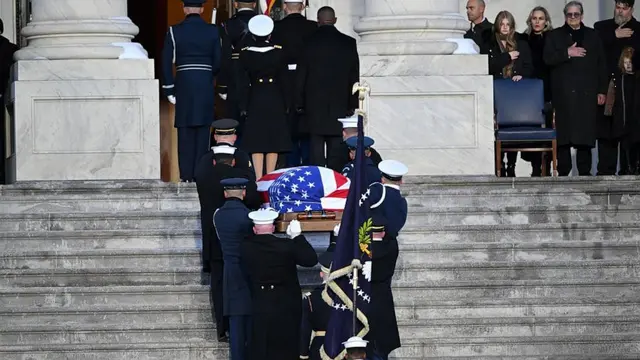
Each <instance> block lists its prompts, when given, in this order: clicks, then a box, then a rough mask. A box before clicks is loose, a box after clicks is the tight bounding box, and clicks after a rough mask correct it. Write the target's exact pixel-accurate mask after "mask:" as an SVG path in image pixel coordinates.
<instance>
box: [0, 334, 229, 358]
mask: <svg viewBox="0 0 640 360" xmlns="http://www.w3.org/2000/svg"><path fill="white" fill-rule="evenodd" d="M0 358H2V360H116V359H118V360H119V359H127V360H129V359H131V360H134V359H135V360H228V359H229V350H228V344H222V345H218V343H217V342H216V341H205V340H198V339H189V340H188V341H181V342H176V343H169V342H162V343H127V342H124V341H118V342H114V343H113V344H72V345H67V344H34V345H12V346H0Z"/></svg>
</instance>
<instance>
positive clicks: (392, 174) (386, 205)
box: [369, 160, 409, 237]
mask: <svg viewBox="0 0 640 360" xmlns="http://www.w3.org/2000/svg"><path fill="white" fill-rule="evenodd" d="M378 169H380V172H381V174H382V179H381V181H380V182H379V183H375V184H372V185H371V186H370V187H369V189H371V195H370V196H369V199H370V200H371V210H372V211H374V212H381V213H382V216H384V218H385V219H386V220H387V225H386V232H387V234H388V235H391V236H393V237H397V236H398V234H399V233H400V230H402V228H403V227H404V224H405V223H406V222H407V213H408V206H407V200H406V199H405V198H404V197H402V194H401V193H400V185H401V184H402V177H403V176H404V175H406V174H407V172H409V169H408V168H407V166H406V165H404V164H403V163H401V162H399V161H396V160H384V161H383V162H381V163H380V164H379V165H378Z"/></svg>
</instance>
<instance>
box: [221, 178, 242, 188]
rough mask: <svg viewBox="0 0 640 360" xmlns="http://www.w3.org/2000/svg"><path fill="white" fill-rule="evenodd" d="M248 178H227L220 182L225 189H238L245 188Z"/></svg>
mask: <svg viewBox="0 0 640 360" xmlns="http://www.w3.org/2000/svg"><path fill="white" fill-rule="evenodd" d="M248 183H249V180H247V179H243V178H229V179H223V180H222V181H220V184H221V185H222V187H223V188H224V189H225V190H240V189H246V188H247V184H248Z"/></svg>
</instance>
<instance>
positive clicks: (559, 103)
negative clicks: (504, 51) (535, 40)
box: [544, 1, 609, 176]
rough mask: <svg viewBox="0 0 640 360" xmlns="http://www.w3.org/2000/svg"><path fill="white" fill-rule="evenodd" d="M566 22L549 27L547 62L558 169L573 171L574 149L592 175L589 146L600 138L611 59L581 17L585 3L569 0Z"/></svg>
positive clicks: (582, 168) (584, 173)
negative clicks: (598, 126)
mask: <svg viewBox="0 0 640 360" xmlns="http://www.w3.org/2000/svg"><path fill="white" fill-rule="evenodd" d="M564 16H565V24H564V25H563V26H562V27H559V28H557V29H554V30H552V31H550V32H549V35H548V36H547V41H546V43H545V47H544V61H545V63H546V64H547V65H549V67H550V69H551V98H552V103H553V107H554V109H555V114H556V129H557V139H558V173H559V175H560V176H568V175H569V173H570V172H571V168H572V162H571V148H572V147H574V148H576V150H577V154H576V162H577V167H578V173H579V175H581V176H588V175H590V174H591V149H592V148H593V147H594V146H595V142H596V121H597V120H596V119H597V116H598V115H597V112H598V106H599V105H604V103H605V100H606V93H607V88H608V84H609V77H608V76H607V61H606V57H605V55H604V49H603V47H602V41H601V39H600V36H599V35H598V33H597V32H596V31H595V30H594V29H592V28H589V27H586V26H585V25H584V23H583V22H582V19H583V18H584V7H583V6H582V3H581V2H579V1H570V2H568V3H567V4H566V5H565V7H564Z"/></svg>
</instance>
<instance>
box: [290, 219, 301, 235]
mask: <svg viewBox="0 0 640 360" xmlns="http://www.w3.org/2000/svg"><path fill="white" fill-rule="evenodd" d="M300 234H302V227H301V226H300V221H298V220H291V222H290V223H289V226H287V236H289V238H291V239H293V238H295V237H296V236H298V235H300Z"/></svg>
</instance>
